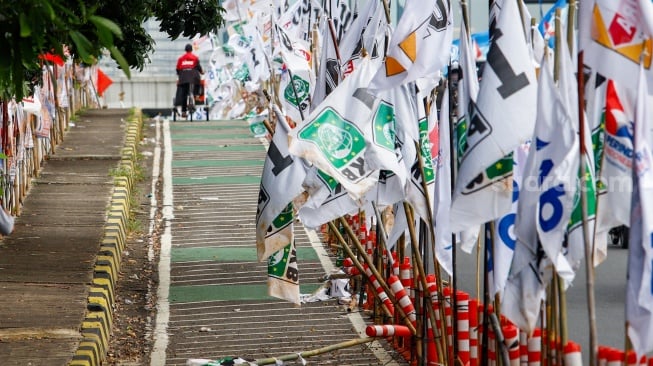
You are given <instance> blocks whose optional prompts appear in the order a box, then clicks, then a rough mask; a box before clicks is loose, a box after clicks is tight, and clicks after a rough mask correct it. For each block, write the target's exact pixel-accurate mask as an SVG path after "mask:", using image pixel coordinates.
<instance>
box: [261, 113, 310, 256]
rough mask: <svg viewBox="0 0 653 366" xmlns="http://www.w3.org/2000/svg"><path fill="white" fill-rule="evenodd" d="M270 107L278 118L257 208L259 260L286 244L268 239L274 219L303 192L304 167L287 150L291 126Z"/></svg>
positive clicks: (266, 161)
mask: <svg viewBox="0 0 653 366" xmlns="http://www.w3.org/2000/svg"><path fill="white" fill-rule="evenodd" d="M273 110H274V113H275V116H276V119H277V124H276V129H275V132H274V136H273V137H272V141H271V142H270V146H269V147H268V153H267V157H266V159H265V162H264V163H263V173H262V174H261V187H260V191H259V197H258V207H257V210H256V248H257V253H258V260H259V261H262V260H265V259H266V258H268V257H269V256H270V255H272V253H274V252H276V251H278V250H280V249H281V248H283V247H285V246H286V245H288V243H287V242H286V243H284V242H283V240H282V241H281V242H279V241H272V240H268V239H267V236H268V235H269V229H270V227H271V226H273V225H272V224H273V221H274V220H277V217H278V216H279V214H280V213H281V212H282V211H283V210H284V208H286V206H288V204H289V203H290V202H291V201H292V200H293V199H294V198H295V197H297V196H298V195H299V194H300V193H302V192H303V188H302V182H303V181H304V178H305V177H306V168H305V167H304V164H303V162H302V161H301V159H300V158H298V157H296V156H292V155H290V153H289V152H288V132H289V131H290V128H289V127H288V126H287V124H286V122H285V118H284V117H283V115H282V114H281V111H279V109H278V108H277V107H276V106H273Z"/></svg>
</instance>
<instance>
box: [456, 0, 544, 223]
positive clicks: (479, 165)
mask: <svg viewBox="0 0 653 366" xmlns="http://www.w3.org/2000/svg"><path fill="white" fill-rule="evenodd" d="M519 19H520V17H519V11H518V9H517V4H516V3H514V2H513V1H506V2H505V4H504V6H503V8H502V9H501V14H500V16H499V19H498V21H497V29H496V30H495V33H494V38H493V41H492V44H491V46H490V51H489V52H488V55H487V63H486V65H485V68H484V71H483V79H482V81H481V83H480V90H479V93H478V99H477V102H476V103H471V105H470V116H469V121H468V124H467V126H466V127H467V128H466V134H465V135H464V138H465V141H464V144H465V149H464V153H463V155H462V158H461V161H460V167H459V171H458V176H457V179H456V186H455V190H454V197H453V202H452V208H451V225H452V227H451V229H452V231H453V232H460V231H464V230H467V229H469V228H475V227H478V225H480V224H483V223H485V222H488V221H492V220H495V219H497V218H499V217H500V216H501V215H503V214H505V213H506V212H508V211H509V210H510V204H511V202H512V184H511V183H510V176H511V175H512V157H511V156H510V154H511V153H512V151H513V150H514V149H515V148H517V147H518V146H519V145H520V144H522V143H524V142H525V141H526V140H528V139H530V138H531V137H532V133H533V127H534V125H535V118H536V111H537V107H536V103H537V82H536V79H535V70H534V67H533V64H532V62H531V54H530V51H529V48H528V45H527V43H526V39H525V37H524V32H523V30H522V26H521V22H520V21H519ZM508 54H509V55H510V57H508ZM460 139H461V136H460V135H458V140H460ZM458 143H459V147H458V149H459V150H460V141H458ZM479 208H483V209H482V210H479Z"/></svg>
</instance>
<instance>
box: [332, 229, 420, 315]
mask: <svg viewBox="0 0 653 366" xmlns="http://www.w3.org/2000/svg"><path fill="white" fill-rule="evenodd" d="M329 228H330V229H331V231H333V233H334V235H335V236H336V239H338V242H340V246H341V247H342V248H343V249H344V250H345V252H347V255H348V256H349V258H351V260H352V262H353V263H354V266H356V268H357V269H358V271H359V272H360V273H361V274H362V275H365V269H364V268H363V265H362V264H361V262H360V261H358V258H357V257H356V254H354V252H353V251H352V250H351V248H350V247H349V245H347V242H346V241H345V238H343V237H342V234H340V230H338V228H337V227H336V225H335V224H334V223H333V221H329ZM379 283H380V281H379ZM384 291H385V290H384ZM373 293H374V294H375V295H377V298H378V293H377V292H376V291H373ZM386 294H387V292H386ZM390 295H392V294H388V296H390ZM380 302H381V308H382V309H383V312H384V313H385V315H386V316H387V317H389V318H392V312H390V309H388V308H387V307H386V306H385V303H383V301H380ZM411 325H412V324H411Z"/></svg>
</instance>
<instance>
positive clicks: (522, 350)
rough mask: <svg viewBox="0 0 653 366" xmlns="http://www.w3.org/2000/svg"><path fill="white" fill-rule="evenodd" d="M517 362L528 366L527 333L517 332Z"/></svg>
mask: <svg viewBox="0 0 653 366" xmlns="http://www.w3.org/2000/svg"><path fill="white" fill-rule="evenodd" d="M519 362H520V364H521V365H528V333H526V332H524V331H523V330H521V329H520V330H519Z"/></svg>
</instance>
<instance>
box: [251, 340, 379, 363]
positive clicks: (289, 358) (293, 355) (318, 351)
mask: <svg viewBox="0 0 653 366" xmlns="http://www.w3.org/2000/svg"><path fill="white" fill-rule="evenodd" d="M373 341H374V338H371V337H366V338H358V339H352V340H349V341H345V342H340V343H336V344H332V345H330V346H326V347H322V348H318V349H314V350H311V351H304V352H300V353H290V354H287V355H284V356H280V357H270V358H263V359H260V360H255V361H253V362H252V363H251V364H256V365H274V364H276V363H277V361H292V360H296V359H298V358H299V357H302V358H309V357H313V356H317V355H321V354H323V353H327V352H332V351H337V350H339V349H343V348H347V347H352V346H357V345H359V344H364V343H369V342H373Z"/></svg>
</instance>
